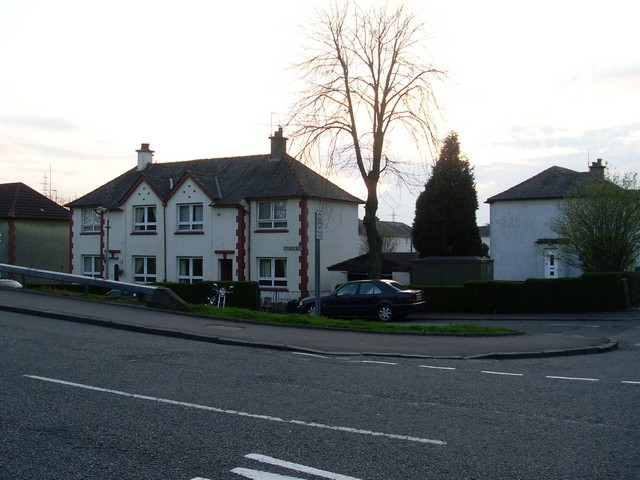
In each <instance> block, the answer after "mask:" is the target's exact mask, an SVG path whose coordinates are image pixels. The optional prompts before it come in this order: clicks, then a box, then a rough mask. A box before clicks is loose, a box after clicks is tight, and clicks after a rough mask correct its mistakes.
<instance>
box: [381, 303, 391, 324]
mask: <svg viewBox="0 0 640 480" xmlns="http://www.w3.org/2000/svg"><path fill="white" fill-rule="evenodd" d="M392 319H393V309H392V308H391V305H380V306H379V307H378V320H379V321H381V322H390V321H391V320H392Z"/></svg>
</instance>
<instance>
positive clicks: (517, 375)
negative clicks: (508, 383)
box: [482, 370, 522, 377]
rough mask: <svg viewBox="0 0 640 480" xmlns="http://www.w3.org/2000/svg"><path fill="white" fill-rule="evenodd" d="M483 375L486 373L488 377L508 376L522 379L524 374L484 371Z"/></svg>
mask: <svg viewBox="0 0 640 480" xmlns="http://www.w3.org/2000/svg"><path fill="white" fill-rule="evenodd" d="M482 373H486V374H488V375H508V376H511V377H522V373H511V372H493V371H491V370H482Z"/></svg>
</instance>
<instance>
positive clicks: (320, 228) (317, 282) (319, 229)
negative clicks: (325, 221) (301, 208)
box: [315, 212, 324, 316]
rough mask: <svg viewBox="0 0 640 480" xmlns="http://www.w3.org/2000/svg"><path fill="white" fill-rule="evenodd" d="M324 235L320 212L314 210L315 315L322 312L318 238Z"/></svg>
mask: <svg viewBox="0 0 640 480" xmlns="http://www.w3.org/2000/svg"><path fill="white" fill-rule="evenodd" d="M323 235H324V232H323V226H322V212H316V249H315V250H316V252H315V260H316V262H315V269H316V272H315V285H316V288H315V292H316V295H315V304H316V316H320V315H321V314H322V307H321V306H320V240H322V237H323Z"/></svg>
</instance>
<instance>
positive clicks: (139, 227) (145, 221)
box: [133, 205, 158, 232]
mask: <svg viewBox="0 0 640 480" xmlns="http://www.w3.org/2000/svg"><path fill="white" fill-rule="evenodd" d="M151 211H153V218H154V220H153V221H151V220H149V218H150V215H149V213H150V212H151ZM138 212H142V215H141V218H138ZM157 229H158V211H157V209H156V206H155V205H135V206H134V207H133V231H134V232H155V231H156V230H157Z"/></svg>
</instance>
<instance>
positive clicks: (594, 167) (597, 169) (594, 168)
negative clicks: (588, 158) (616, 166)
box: [589, 158, 607, 179]
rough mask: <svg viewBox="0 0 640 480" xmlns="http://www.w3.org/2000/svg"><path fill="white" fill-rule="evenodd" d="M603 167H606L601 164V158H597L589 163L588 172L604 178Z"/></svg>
mask: <svg viewBox="0 0 640 480" xmlns="http://www.w3.org/2000/svg"><path fill="white" fill-rule="evenodd" d="M605 168H607V167H606V166H604V165H603V164H602V159H601V158H599V159H598V160H597V161H595V162H591V165H590V166H589V173H590V174H591V175H593V176H594V177H596V178H598V179H601V178H604V169H605Z"/></svg>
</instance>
